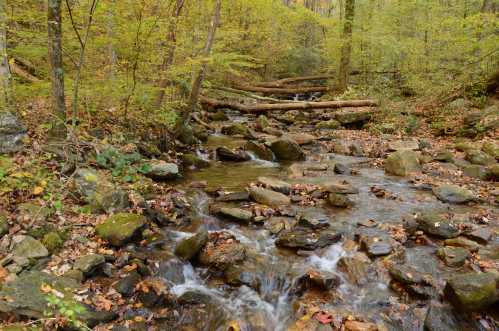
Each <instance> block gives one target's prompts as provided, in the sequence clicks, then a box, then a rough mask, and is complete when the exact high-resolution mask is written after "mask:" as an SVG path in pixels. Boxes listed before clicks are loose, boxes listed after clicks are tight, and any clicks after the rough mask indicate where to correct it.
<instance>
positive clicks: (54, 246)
mask: <svg viewBox="0 0 499 331" xmlns="http://www.w3.org/2000/svg"><path fill="white" fill-rule="evenodd" d="M42 244H43V246H45V247H46V248H47V249H48V251H49V253H54V252H55V251H57V250H58V249H60V248H61V247H62V246H63V245H64V238H63V237H62V236H61V234H59V233H58V232H57V231H51V232H49V233H46V234H45V235H44V236H43V238H42Z"/></svg>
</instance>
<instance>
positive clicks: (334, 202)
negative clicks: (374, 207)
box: [327, 193, 355, 208]
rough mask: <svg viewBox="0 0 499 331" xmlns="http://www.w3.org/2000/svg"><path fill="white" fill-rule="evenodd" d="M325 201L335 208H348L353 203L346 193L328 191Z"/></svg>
mask: <svg viewBox="0 0 499 331" xmlns="http://www.w3.org/2000/svg"><path fill="white" fill-rule="evenodd" d="M327 201H328V202H329V204H330V205H331V206H333V207H337V208H350V207H353V206H354V205H355V202H354V201H353V200H352V199H350V198H349V197H348V195H347V194H340V193H329V195H328V197H327Z"/></svg>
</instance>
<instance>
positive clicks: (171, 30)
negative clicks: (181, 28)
mask: <svg viewBox="0 0 499 331" xmlns="http://www.w3.org/2000/svg"><path fill="white" fill-rule="evenodd" d="M184 3H185V0H177V2H176V5H175V9H174V12H173V15H172V18H171V22H170V26H169V27H168V41H169V42H170V45H169V47H168V52H167V53H166V57H165V58H164V60H163V64H162V65H161V75H162V76H163V77H162V78H161V80H160V82H159V91H158V94H157V96H156V101H155V102H154V106H155V107H156V108H160V107H161V105H162V104H163V99H164V98H165V88H166V87H167V86H168V77H167V73H168V69H169V68H170V67H171V65H172V64H173V60H174V58H175V50H176V48H177V23H178V18H179V17H180V13H181V12H182V8H183V7H184Z"/></svg>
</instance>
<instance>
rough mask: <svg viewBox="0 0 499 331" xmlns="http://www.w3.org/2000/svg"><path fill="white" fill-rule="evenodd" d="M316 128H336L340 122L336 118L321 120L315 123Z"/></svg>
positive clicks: (339, 125) (339, 126)
mask: <svg viewBox="0 0 499 331" xmlns="http://www.w3.org/2000/svg"><path fill="white" fill-rule="evenodd" d="M315 127H316V128H317V129H323V130H336V129H339V128H341V123H340V122H338V121H337V120H329V121H321V122H319V123H317V124H316V125H315Z"/></svg>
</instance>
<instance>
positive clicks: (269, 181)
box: [257, 177, 291, 194]
mask: <svg viewBox="0 0 499 331" xmlns="http://www.w3.org/2000/svg"><path fill="white" fill-rule="evenodd" d="M257 181H258V183H259V184H262V185H263V186H265V187H266V188H269V189H271V190H273V191H277V192H281V193H284V194H289V193H291V184H289V183H286V182H285V181H282V180H280V179H277V178H271V177H258V179H257Z"/></svg>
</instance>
